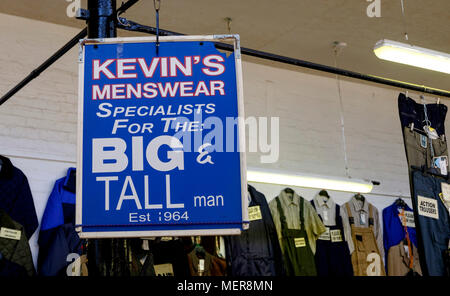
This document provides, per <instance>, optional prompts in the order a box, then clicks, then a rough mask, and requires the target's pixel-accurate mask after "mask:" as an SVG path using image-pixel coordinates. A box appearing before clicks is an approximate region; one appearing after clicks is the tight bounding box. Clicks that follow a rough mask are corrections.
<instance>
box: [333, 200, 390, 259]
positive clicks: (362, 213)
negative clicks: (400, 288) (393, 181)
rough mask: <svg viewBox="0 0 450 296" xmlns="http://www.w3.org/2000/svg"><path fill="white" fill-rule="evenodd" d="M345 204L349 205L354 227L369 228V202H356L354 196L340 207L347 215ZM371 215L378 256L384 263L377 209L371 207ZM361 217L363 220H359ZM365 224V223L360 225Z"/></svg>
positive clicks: (381, 234) (381, 231) (381, 233)
mask: <svg viewBox="0 0 450 296" xmlns="http://www.w3.org/2000/svg"><path fill="white" fill-rule="evenodd" d="M346 204H348V205H349V207H350V211H351V214H352V216H353V218H354V219H353V220H354V223H355V224H354V225H355V226H356V227H369V214H370V213H369V204H370V203H369V202H368V201H367V199H365V200H364V201H360V200H357V199H356V198H355V196H353V197H352V198H351V199H350V201H348V202H347V203H345V204H343V205H342V208H343V210H344V211H345V213H346V214H347V216H350V215H349V213H347V207H346ZM372 215H373V232H374V235H375V240H376V243H377V246H378V250H379V251H380V256H381V258H382V260H383V261H384V245H383V230H382V229H381V226H380V225H381V224H380V216H379V215H378V209H377V208H376V207H375V206H374V205H372ZM361 217H362V218H363V219H361ZM362 222H365V223H362Z"/></svg>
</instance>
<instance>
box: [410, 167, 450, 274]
mask: <svg viewBox="0 0 450 296" xmlns="http://www.w3.org/2000/svg"><path fill="white" fill-rule="evenodd" d="M412 182H413V184H412V185H413V193H414V194H412V202H413V208H414V216H415V224H416V231H417V234H418V244H419V253H420V259H421V267H422V271H423V272H424V275H430V276H443V275H446V270H445V263H444V251H445V250H447V248H448V242H449V238H450V224H449V212H448V210H447V209H446V207H445V206H444V204H443V203H442V201H441V199H440V197H439V194H440V193H441V192H442V190H441V183H442V182H444V183H447V181H446V180H445V179H443V178H440V177H436V176H432V175H429V174H424V173H422V172H421V171H413V172H412ZM423 198H427V199H429V201H432V203H436V202H437V209H436V212H437V215H438V216H439V219H435V218H433V217H429V216H426V213H427V211H424V210H423V207H422V208H420V204H419V203H420V200H423ZM424 213H425V215H424Z"/></svg>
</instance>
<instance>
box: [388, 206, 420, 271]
mask: <svg viewBox="0 0 450 296" xmlns="http://www.w3.org/2000/svg"><path fill="white" fill-rule="evenodd" d="M398 209H399V206H397V205H396V203H395V202H394V203H393V204H391V205H390V206H388V207H386V208H384V209H383V212H382V213H383V243H384V254H385V262H386V272H388V264H387V263H388V252H389V249H390V248H391V247H393V246H396V245H398V244H400V242H401V241H402V240H404V239H405V237H406V232H405V228H404V226H403V225H402V222H401V220H400V218H399V212H398ZM405 211H409V212H412V211H413V210H412V209H411V208H410V207H409V206H408V205H406V207H405ZM407 231H408V235H409V239H410V240H411V243H412V244H413V245H414V247H416V248H417V235H416V228H415V227H407Z"/></svg>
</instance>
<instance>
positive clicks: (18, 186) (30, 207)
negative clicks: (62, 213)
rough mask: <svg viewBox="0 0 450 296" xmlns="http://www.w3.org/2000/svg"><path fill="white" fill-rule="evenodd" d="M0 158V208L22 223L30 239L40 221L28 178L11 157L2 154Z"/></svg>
mask: <svg viewBox="0 0 450 296" xmlns="http://www.w3.org/2000/svg"><path fill="white" fill-rule="evenodd" d="M0 160H1V162H2V168H1V170H0V209H3V210H4V211H5V212H6V213H7V214H8V215H9V216H10V217H11V218H12V219H13V220H14V221H16V222H17V223H19V224H21V225H22V226H23V228H24V229H25V234H26V237H27V239H30V237H31V236H32V235H33V233H34V232H35V231H36V228H37V227H38V224H39V222H38V219H37V215H36V209H35V207H34V202H33V196H32V195H31V190H30V185H29V184H28V179H27V177H26V176H25V175H24V173H23V172H22V171H21V170H20V169H18V168H16V167H15V166H13V164H12V163H11V161H10V160H9V158H7V157H4V156H1V155H0Z"/></svg>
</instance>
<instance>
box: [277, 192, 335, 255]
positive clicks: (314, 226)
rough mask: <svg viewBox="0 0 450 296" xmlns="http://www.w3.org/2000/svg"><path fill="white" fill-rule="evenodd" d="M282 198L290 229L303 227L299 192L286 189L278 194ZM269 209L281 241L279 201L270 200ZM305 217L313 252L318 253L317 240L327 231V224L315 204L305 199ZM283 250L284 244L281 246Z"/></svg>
mask: <svg viewBox="0 0 450 296" xmlns="http://www.w3.org/2000/svg"><path fill="white" fill-rule="evenodd" d="M278 197H279V198H280V203H281V208H282V209H283V212H284V215H285V216H286V223H287V227H288V228H289V229H301V225H300V198H303V197H300V196H299V195H298V194H297V193H295V192H294V194H293V195H292V194H288V193H286V192H285V191H284V190H282V191H281V192H280V194H279V195H278ZM269 209H270V212H271V213H272V217H273V222H274V224H275V228H276V230H277V234H278V239H279V241H280V244H282V243H281V237H282V236H281V220H280V213H279V212H278V208H277V202H276V200H275V198H274V199H272V200H271V201H270V202H269ZM303 217H304V219H305V225H304V227H305V230H306V235H307V236H308V242H309V244H310V246H311V250H312V252H313V253H314V254H315V253H316V240H317V238H318V237H319V236H320V235H321V234H322V233H324V232H325V231H326V228H325V225H323V223H322V220H320V218H319V216H318V215H317V212H316V211H315V210H314V208H313V206H312V205H311V203H310V202H309V201H307V200H306V199H305V201H304V206H303ZM281 249H282V250H283V246H281Z"/></svg>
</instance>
